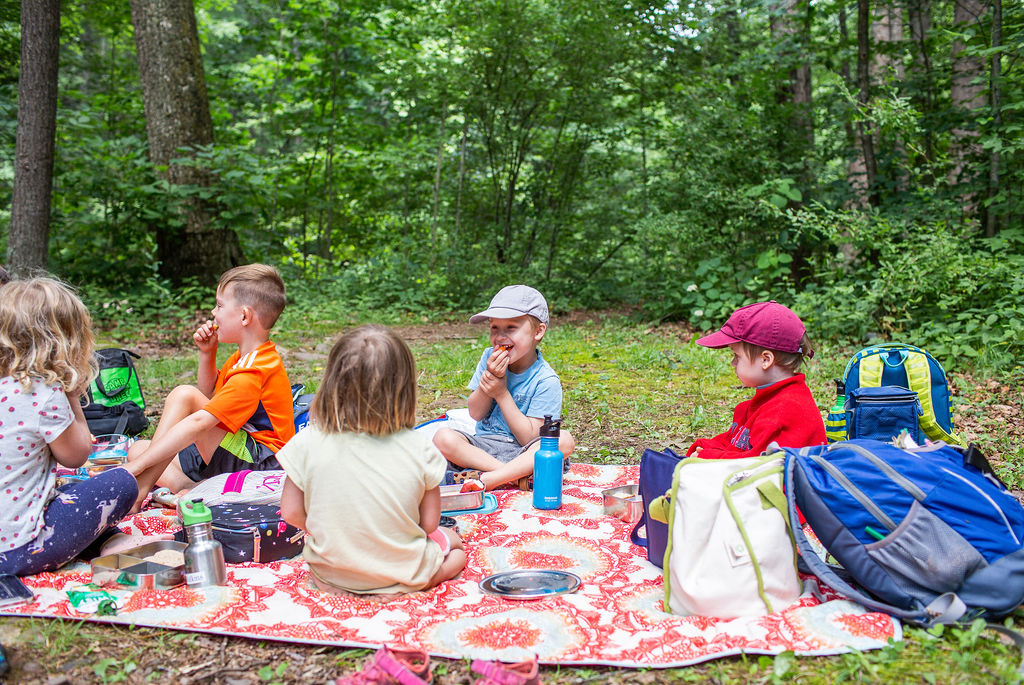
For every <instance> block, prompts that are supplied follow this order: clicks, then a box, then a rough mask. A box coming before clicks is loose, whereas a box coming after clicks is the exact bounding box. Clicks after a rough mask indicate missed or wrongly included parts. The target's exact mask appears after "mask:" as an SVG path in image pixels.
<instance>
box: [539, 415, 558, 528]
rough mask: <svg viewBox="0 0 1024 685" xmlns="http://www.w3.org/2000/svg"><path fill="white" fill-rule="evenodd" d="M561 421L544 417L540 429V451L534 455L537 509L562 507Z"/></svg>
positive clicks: (549, 416) (547, 416) (548, 416)
mask: <svg viewBox="0 0 1024 685" xmlns="http://www.w3.org/2000/svg"><path fill="white" fill-rule="evenodd" d="M561 430H562V420H561V419H555V420H552V419H551V415H550V414H547V415H546V416H545V417H544V425H543V426H541V427H540V449H538V450H537V453H536V454H534V455H533V506H534V508H535V509H558V508H559V507H561V506H562V462H563V461H564V457H563V456H562V453H561V452H560V451H559V450H558V437H559V435H560V434H561Z"/></svg>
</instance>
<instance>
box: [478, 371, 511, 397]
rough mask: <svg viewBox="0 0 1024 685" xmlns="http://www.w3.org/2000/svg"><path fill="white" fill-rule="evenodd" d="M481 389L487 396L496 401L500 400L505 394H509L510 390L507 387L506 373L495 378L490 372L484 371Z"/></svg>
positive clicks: (481, 378)
mask: <svg viewBox="0 0 1024 685" xmlns="http://www.w3.org/2000/svg"><path fill="white" fill-rule="evenodd" d="M479 387H480V390H482V391H483V393H484V394H485V395H487V396H488V397H491V398H494V399H498V398H499V397H501V396H502V395H503V394H504V393H506V392H508V388H507V386H506V385H505V374H504V372H503V373H502V374H501V375H500V376H495V375H494V374H493V373H491V372H490V371H489V370H488V371H484V373H483V375H482V376H480V386H479Z"/></svg>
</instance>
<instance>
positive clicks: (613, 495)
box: [601, 484, 644, 523]
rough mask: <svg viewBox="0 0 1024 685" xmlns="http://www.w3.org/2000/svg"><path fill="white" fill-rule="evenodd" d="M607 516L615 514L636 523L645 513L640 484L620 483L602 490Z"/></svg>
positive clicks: (618, 517) (616, 516) (626, 520)
mask: <svg viewBox="0 0 1024 685" xmlns="http://www.w3.org/2000/svg"><path fill="white" fill-rule="evenodd" d="M601 495H602V496H603V497H604V513H605V516H614V517H615V518H617V519H622V520H623V521H625V522H626V523H636V522H637V521H639V520H640V517H641V516H642V515H643V513H644V502H643V499H642V498H641V497H640V486H639V485H636V484H634V485H620V486H619V487H617V488H609V489H607V490H602V491H601Z"/></svg>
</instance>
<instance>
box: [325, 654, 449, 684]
mask: <svg viewBox="0 0 1024 685" xmlns="http://www.w3.org/2000/svg"><path fill="white" fill-rule="evenodd" d="M432 678H433V674H432V673H431V672H430V656H429V655H428V654H427V653H426V652H424V651H422V650H419V649H391V648H390V647H388V646H387V645H384V646H383V647H381V648H380V649H378V650H377V652H376V653H375V654H374V655H373V656H372V657H371V658H370V660H369V661H367V662H366V665H365V666H363V670H362V671H360V672H359V673H354V674H352V675H350V676H342V677H341V678H338V679H337V680H335V681H334V682H335V684H336V685H369V684H370V683H398V685H419V684H420V683H429V682H430V681H431V679H432Z"/></svg>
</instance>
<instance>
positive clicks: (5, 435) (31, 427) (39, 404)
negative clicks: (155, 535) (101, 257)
mask: <svg viewBox="0 0 1024 685" xmlns="http://www.w3.org/2000/svg"><path fill="white" fill-rule="evenodd" d="M96 372H97V370H96V362H95V360H94V358H93V335H92V320H91V319H90V317H89V312H88V310H87V309H86V308H85V305H83V304H82V301H81V300H79V299H78V297H77V296H76V295H75V294H74V293H73V292H72V291H71V290H70V289H69V288H68V287H67V286H65V285H64V284H62V283H60V282H59V281H56V280H53V279H50V278H31V279H27V280H22V281H12V282H10V283H7V284H6V285H4V287H3V295H2V296H0V573H3V574H12V575H19V576H23V575H33V574H36V573H39V572H41V571H52V570H54V569H56V568H57V567H59V566H61V565H62V564H65V563H67V562H68V561H71V560H72V559H74V558H75V557H76V556H78V555H79V554H80V553H81V552H82V551H83V550H85V548H86V547H88V546H89V545H90V544H91V543H93V542H94V541H96V539H97V538H98V537H100V536H101V535H103V534H104V533H107V532H109V531H110V530H112V528H113V525H114V524H115V523H117V522H118V521H120V520H121V519H122V518H123V517H124V516H125V514H127V513H128V511H129V509H131V507H132V504H133V503H134V502H135V498H136V495H137V494H138V490H137V487H136V483H135V478H134V477H133V476H132V474H131V473H129V472H128V471H127V470H125V469H123V468H114V469H110V470H108V471H104V472H103V473H100V474H99V475H96V476H93V477H91V478H88V479H86V480H83V481H80V482H78V483H74V484H69V485H64V486H61V487H57V486H56V478H57V467H58V466H64V467H67V468H77V467H79V466H82V465H83V464H85V462H86V460H87V459H88V458H89V451H90V448H91V442H92V441H91V436H90V434H89V426H88V425H87V424H86V422H85V416H84V415H83V414H82V405H81V402H80V397H81V396H82V394H83V393H84V392H85V390H86V388H87V386H88V385H89V383H90V382H91V381H92V379H93V378H94V377H95V375H96Z"/></svg>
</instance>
